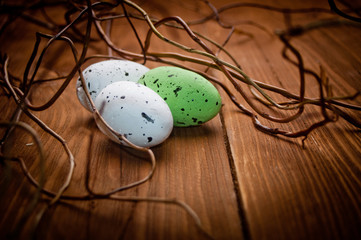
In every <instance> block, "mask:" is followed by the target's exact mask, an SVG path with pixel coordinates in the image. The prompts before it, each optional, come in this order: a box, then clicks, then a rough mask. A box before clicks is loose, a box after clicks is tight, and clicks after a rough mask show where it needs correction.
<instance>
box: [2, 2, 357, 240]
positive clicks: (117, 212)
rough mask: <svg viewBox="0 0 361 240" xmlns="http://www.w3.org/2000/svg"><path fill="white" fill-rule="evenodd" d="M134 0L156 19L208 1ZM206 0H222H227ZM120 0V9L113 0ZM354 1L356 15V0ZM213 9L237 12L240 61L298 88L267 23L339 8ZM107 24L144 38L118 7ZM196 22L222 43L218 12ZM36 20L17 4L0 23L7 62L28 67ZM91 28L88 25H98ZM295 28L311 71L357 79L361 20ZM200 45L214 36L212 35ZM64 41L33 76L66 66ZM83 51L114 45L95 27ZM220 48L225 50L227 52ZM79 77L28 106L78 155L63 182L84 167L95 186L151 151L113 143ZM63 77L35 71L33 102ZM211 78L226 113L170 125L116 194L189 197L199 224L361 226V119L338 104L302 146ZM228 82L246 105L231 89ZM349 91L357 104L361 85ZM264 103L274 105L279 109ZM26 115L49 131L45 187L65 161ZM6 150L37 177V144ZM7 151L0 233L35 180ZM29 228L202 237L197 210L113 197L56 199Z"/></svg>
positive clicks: (133, 45)
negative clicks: (273, 131) (87, 103)
mask: <svg viewBox="0 0 361 240" xmlns="http://www.w3.org/2000/svg"><path fill="white" fill-rule="evenodd" d="M136 2H137V3H138V4H139V5H140V6H141V7H142V8H143V9H144V10H146V11H147V12H148V13H149V15H151V16H154V17H157V18H158V19H160V18H163V17H167V16H175V15H177V16H180V17H181V18H182V19H184V20H185V21H187V22H189V21H192V20H197V19H201V18H203V17H205V16H207V15H209V14H211V13H212V11H211V9H210V8H209V6H208V5H207V4H206V3H205V2H203V1H191V0H187V1H176V0H168V1H163V0H162V1H160V0H159V1H136ZM210 2H211V3H212V4H213V5H214V6H215V7H216V8H220V7H221V6H223V5H226V4H228V3H231V2H234V1H228V0H227V1H223V0H222V1H221V0H211V1H210ZM246 2H250V3H257V4H266V5H268V6H273V7H278V8H284V9H299V8H303V9H305V8H322V9H329V5H328V3H327V1H326V0H322V1H314V0H302V1H299V0H297V1H286V0H272V1H261V0H248V1H246ZM343 2H344V4H341V3H337V5H338V6H339V7H340V8H341V9H347V8H348V7H347V6H348V5H347V2H349V3H352V4H355V5H354V6H356V7H361V3H360V1H358V2H357V1H343ZM357 4H358V5H357ZM118 10H119V11H120V12H121V8H118ZM46 11H47V14H48V15H49V17H50V18H53V19H55V20H56V21H60V22H61V21H62V19H63V13H64V11H63V10H62V8H59V7H49V8H47V10H46ZM40 12H41V11H40V10H29V11H28V12H27V13H28V15H29V16H33V17H38V18H39V19H43V18H44V16H43V15H42V14H41V13H40ZM349 14H350V15H353V16H357V15H356V14H355V13H353V12H349ZM219 16H220V18H221V20H222V21H223V22H224V23H226V24H232V25H234V26H235V27H236V29H237V32H236V33H234V34H233V35H232V37H231V38H230V40H229V42H228V43H227V44H226V49H227V50H228V51H229V52H230V53H231V54H232V55H233V56H234V57H235V58H236V60H237V61H238V63H239V64H240V66H241V67H242V69H243V70H244V71H245V72H246V73H247V74H248V75H249V76H250V77H251V78H252V79H256V80H257V81H260V82H264V83H267V84H271V85H274V86H277V87H281V88H283V89H286V90H287V91H289V92H292V93H295V94H298V91H299V90H298V89H299V87H300V83H299V73H298V69H297V67H295V66H294V65H292V64H290V63H289V62H288V61H286V60H285V59H284V58H283V57H282V49H283V43H282V42H281V41H280V40H279V38H278V37H277V36H276V35H275V34H274V32H275V30H277V29H285V28H286V27H287V26H286V19H287V17H288V18H289V19H291V23H292V25H294V26H297V25H305V24H308V23H311V22H315V21H318V20H321V19H330V18H338V19H341V17H338V16H337V15H335V14H331V13H327V12H317V11H312V12H303V13H290V14H283V13H281V12H279V11H271V10H269V9H263V8H257V7H254V6H253V7H252V6H248V7H239V8H234V9H230V10H228V11H224V12H223V13H221V14H220V15H219ZM1 17H2V19H6V17H7V15H6V14H2V15H1ZM133 21H134V24H135V26H136V27H137V28H138V32H139V35H140V38H141V39H144V37H145V33H146V30H147V26H146V25H145V24H144V22H143V21H139V20H133ZM250 22H253V23H256V24H258V25H256V24H250ZM2 23H4V21H2ZM113 24H114V25H113V29H114V30H113V31H112V36H111V37H112V39H113V41H114V43H115V44H116V45H117V46H119V47H121V48H123V49H126V50H129V51H133V52H137V53H139V52H140V48H139V45H138V44H137V41H136V39H135V37H134V34H133V33H132V32H131V29H130V27H129V25H127V23H126V22H125V21H123V22H122V23H119V24H118V25H117V22H116V21H114V23H113ZM355 24H356V23H355ZM260 26H261V27H260ZM190 28H191V29H192V30H193V31H197V32H199V33H202V34H203V35H206V36H209V37H210V38H211V39H214V40H215V41H217V42H219V43H221V44H222V43H223V42H224V41H225V40H226V38H227V36H228V33H229V31H230V29H225V28H222V27H221V26H220V25H219V24H218V23H217V21H215V20H214V19H213V20H209V21H207V22H206V23H204V24H198V25H191V26H190ZM160 30H161V31H162V33H163V34H164V35H166V36H167V37H168V38H170V39H173V40H176V41H178V42H181V43H182V44H185V45H187V46H190V47H193V48H197V49H200V47H199V46H197V45H196V44H195V43H194V42H192V40H191V39H190V37H189V36H188V35H187V34H185V33H184V31H180V30H174V29H170V28H166V27H161V28H160ZM36 31H40V32H44V33H49V34H54V32H51V31H50V30H48V29H46V28H44V27H41V26H39V25H36V24H33V23H30V22H29V21H27V20H25V18H18V19H16V21H15V22H13V23H11V24H10V25H9V26H7V28H6V29H5V31H4V32H3V33H2V35H1V36H0V41H1V46H0V49H1V54H5V53H6V54H7V56H8V57H9V62H8V64H9V72H10V73H11V74H12V75H13V76H16V77H18V78H22V76H23V74H24V70H25V67H26V63H27V61H28V60H29V58H30V55H31V52H32V50H33V47H34V44H35V40H36V38H35V32H36ZM93 34H94V36H95V38H96V37H97V34H96V31H94V33H93ZM44 42H45V41H44ZM291 42H292V44H293V45H294V46H295V47H296V48H297V49H298V51H299V52H300V53H301V54H302V57H303V60H304V64H305V67H307V68H309V69H312V70H313V71H315V72H317V73H318V72H319V69H320V65H321V66H322V67H323V68H324V69H325V72H326V74H327V76H328V78H329V81H330V85H332V89H333V95H334V96H348V95H352V94H354V93H355V92H357V91H361V57H360V56H361V28H360V26H355V25H353V26H350V25H347V24H340V25H334V26H328V27H320V28H316V29H314V30H311V31H308V32H307V33H305V34H303V35H301V36H298V37H295V38H293V39H292V41H291ZM207 45H210V44H209V43H208V42H207ZM43 46H44V45H41V47H43ZM64 46H65V45H64V43H57V44H54V45H53V46H52V48H51V49H50V50H49V54H47V55H46V56H45V58H46V60H44V63H43V64H42V65H41V66H40V69H39V74H38V76H37V77H38V78H39V79H41V78H50V77H56V76H61V75H64V74H66V73H67V72H69V71H70V70H71V68H72V67H73V65H74V60H73V58H72V55H71V51H70V48H69V47H64ZM76 46H77V47H79V49H80V47H81V45H80V44H77V45H76ZM212 49H215V48H214V47H212ZM150 50H151V51H154V52H155V51H158V52H160V51H163V52H170V51H172V52H179V53H184V52H183V51H181V50H180V49H177V48H175V47H173V46H171V45H169V44H167V43H165V42H162V41H160V40H158V39H156V37H155V36H153V38H152V45H151V49H150ZM87 54H88V56H91V55H94V54H108V49H107V47H106V46H105V45H104V43H102V41H94V42H92V43H91V44H90V46H89V50H88V53H87ZM113 54H114V53H113ZM114 55H115V54H114ZM190 55H191V54H190ZM220 58H222V59H225V60H226V61H230V59H229V58H228V57H227V56H226V55H225V54H223V53H222V54H221V55H220ZM86 64H87V65H88V64H90V62H87V63H86ZM182 64H184V66H189V67H194V68H196V69H200V70H202V71H205V69H206V67H204V66H198V65H196V64H195V63H189V62H184V63H182ZM160 65H163V64H161V63H158V62H152V61H148V62H147V63H146V66H148V67H150V68H154V67H157V66H160ZM208 73H209V74H210V75H212V76H214V77H215V78H217V79H218V80H219V81H222V82H224V83H225V85H226V86H228V87H229V88H230V89H232V91H233V92H235V90H234V89H233V88H232V85H231V83H230V82H229V81H228V80H227V79H226V78H225V76H224V75H223V74H222V73H221V72H220V71H217V70H214V69H212V70H209V71H208ZM2 77H3V76H2ZM77 78H78V75H75V76H74V78H73V79H72V81H71V83H70V85H69V86H68V87H67V88H66V89H65V91H64V93H63V94H62V95H61V96H60V98H59V99H58V100H57V101H56V102H55V103H54V104H53V105H52V106H51V107H50V108H48V109H46V110H45V111H32V112H33V113H34V114H35V115H36V116H37V117H39V118H40V119H41V120H42V121H43V122H44V123H45V124H46V125H47V126H49V127H50V128H52V129H53V130H54V131H55V132H56V133H58V134H59V135H60V136H62V138H63V139H64V140H65V141H66V143H67V145H68V147H69V149H70V150H71V152H72V154H73V155H74V159H75V164H76V165H75V170H74V174H73V176H72V179H71V183H70V185H69V187H68V189H67V190H66V191H65V192H64V195H85V194H86V193H87V190H86V188H85V179H86V176H87V173H88V174H89V185H90V187H91V189H92V190H93V191H94V192H96V193H105V192H108V191H111V190H113V189H115V188H118V187H120V186H123V185H126V184H129V183H131V182H134V181H137V180H139V179H142V178H143V177H144V176H146V175H147V174H148V172H149V171H150V169H151V165H150V163H149V158H148V155H147V154H144V153H142V152H139V151H136V150H133V149H130V148H127V147H122V146H119V145H117V144H115V143H113V142H112V141H111V140H109V139H108V138H106V137H105V136H104V135H103V134H102V133H101V132H100V131H99V130H98V129H97V126H96V124H95V123H94V120H93V117H92V114H90V113H89V112H88V111H86V110H84V109H83V108H82V106H81V105H80V103H79V102H78V100H77V97H76V91H75V82H76V79H77ZM61 83H62V80H61V81H51V82H45V83H42V84H37V85H35V86H36V87H34V89H33V91H32V93H31V97H30V100H31V101H32V102H33V104H35V105H41V104H42V103H45V102H46V101H47V100H48V99H49V98H50V96H51V95H52V94H54V93H55V92H56V90H57V89H58V88H59V87H60V85H61ZM216 86H217V88H218V89H219V92H220V94H221V96H222V102H223V106H222V109H221V111H220V113H219V114H218V115H217V116H216V117H215V118H213V119H212V120H211V121H209V122H207V123H205V124H203V125H201V126H198V127H188V128H174V130H173V132H172V133H171V135H170V137H169V138H168V139H167V140H166V141H165V142H164V143H163V144H161V145H159V146H156V147H153V148H152V149H151V150H152V151H153V152H154V155H155V158H156V162H157V165H156V169H155V172H154V175H153V176H152V178H151V179H150V180H148V181H146V182H145V183H143V184H141V185H139V186H137V187H134V188H130V189H127V190H124V191H120V192H118V193H116V194H115V195H116V196H122V197H127V196H130V197H139V198H162V199H169V200H176V201H178V202H183V203H185V204H187V205H188V206H189V207H190V208H191V209H192V210H193V211H194V213H195V214H196V215H197V216H198V217H199V220H200V222H201V226H202V227H203V229H204V231H205V232H207V233H208V234H210V235H211V236H212V237H213V238H215V239H361V133H360V129H359V128H357V127H355V126H353V125H351V124H350V123H349V122H347V121H346V120H344V119H343V118H341V117H340V118H339V120H338V121H337V122H332V123H329V124H327V125H326V126H323V127H321V128H317V129H316V130H314V131H313V132H312V133H310V135H309V136H308V138H307V139H306V141H305V142H304V147H303V146H302V138H295V139H293V138H286V137H277V136H273V135H269V134H265V133H264V132H261V131H259V130H257V129H256V128H255V127H254V125H253V123H252V119H251V118H250V117H249V116H247V115H245V114H243V113H242V112H241V111H240V110H239V109H238V108H237V107H236V106H235V105H234V104H233V103H232V102H231V100H230V99H229V97H228V96H227V94H226V93H225V92H224V90H222V89H221V88H220V87H219V86H218V85H216ZM241 86H242V88H243V89H245V90H246V92H247V94H249V90H248V87H247V86H246V85H245V84H243V85H241ZM318 91H319V90H318V84H317V82H316V81H315V79H314V78H312V77H310V76H309V75H308V76H307V77H306V96H307V97H311V98H312V97H313V98H317V97H318ZM235 95H236V97H237V99H238V100H239V101H240V102H241V103H242V104H244V105H245V106H246V107H247V108H249V109H250V107H249V105H247V104H246V103H245V101H244V99H243V98H242V97H241V96H240V95H239V94H238V93H237V94H236V93H235ZM272 96H273V95H272ZM274 97H275V99H276V100H277V101H282V99H284V98H280V97H279V95H275V96H274ZM344 102H347V103H351V104H355V105H361V98H360V97H357V98H355V99H354V100H352V101H351V100H344ZM263 108H264V109H266V107H263ZM15 109H16V104H15V101H14V100H13V98H11V97H7V96H6V95H5V91H4V87H3V86H2V88H1V90H0V113H1V114H0V120H1V121H8V120H10V119H11V116H12V114H13V113H14V111H15ZM270 111H271V113H272V114H275V115H277V111H276V110H274V112H272V111H273V110H270ZM344 111H345V112H347V113H348V114H350V115H352V116H353V117H354V118H355V119H359V120H360V119H361V114H360V112H358V111H355V110H350V109H345V110H344ZM282 114H283V113H282ZM287 114H288V113H286V115H287ZM259 119H260V121H261V122H262V123H263V124H265V125H268V126H271V127H280V128H283V129H286V130H288V131H298V130H301V129H304V128H305V127H307V126H310V125H311V124H312V123H314V122H316V121H319V120H321V119H322V115H321V114H320V108H319V107H317V106H310V105H306V107H305V112H304V113H303V114H302V116H301V117H300V118H298V119H297V120H295V121H293V122H291V123H284V124H279V123H274V122H270V121H268V120H266V119H264V118H261V117H259ZM20 120H21V121H22V122H25V123H28V124H29V125H30V126H32V127H33V128H34V129H35V130H36V131H37V132H38V135H39V138H40V140H41V142H42V144H43V147H44V150H45V173H46V183H45V186H44V187H45V188H46V189H48V190H50V191H54V192H56V191H58V190H59V188H60V187H61V186H62V184H63V183H64V181H65V179H66V176H67V174H68V171H69V166H70V165H69V160H68V157H67V154H66V152H65V151H64V148H63V146H62V145H61V143H60V142H59V141H57V140H56V139H54V137H52V136H50V134H49V133H46V132H45V131H44V130H42V129H41V128H40V127H39V126H38V125H37V124H35V123H34V122H33V121H32V120H31V119H29V117H28V116H26V115H25V114H22V115H21V117H20ZM0 133H1V137H3V135H4V133H5V128H2V129H1V132H0ZM2 151H4V152H5V153H6V154H8V155H7V156H13V157H19V158H22V159H24V162H25V163H26V165H27V167H28V169H29V172H30V173H31V174H32V175H33V176H34V177H35V178H36V179H39V176H40V170H39V159H38V157H37V156H38V154H37V149H36V144H34V142H33V140H32V139H31V137H30V135H29V134H28V133H26V132H24V131H22V130H20V129H17V130H15V131H14V132H13V133H12V136H11V138H10V139H9V140H8V141H7V144H5V147H4V148H3V150H2ZM5 153H4V154H5ZM4 156H5V155H4ZM1 159H2V160H1V163H2V164H1V167H0V173H1V175H0V176H1V180H0V184H1V185H0V186H1V188H0V191H1V192H0V216H1V217H0V239H5V237H7V236H9V234H10V233H13V232H14V231H15V228H16V226H18V223H19V222H20V221H21V219H22V216H24V214H26V210H27V209H28V208H29V206H30V204H31V202H32V200H33V199H34V194H35V193H36V188H35V187H34V186H33V185H31V184H30V182H29V180H28V179H27V178H26V177H25V175H24V173H23V171H22V170H21V168H20V165H19V164H18V163H17V162H14V161H10V160H5V158H3V157H2V158H1ZM5 163H6V164H5ZM87 164H89V165H87ZM87 166H89V171H87ZM9 169H10V170H9ZM9 172H10V175H9ZM50 200H51V198H50V197H48V196H47V195H45V194H42V197H41V199H40V200H39V202H38V203H37V205H36V207H35V209H34V211H32V212H31V215H30V216H29V217H28V218H25V220H26V221H25V224H24V225H23V228H21V230H19V231H18V233H19V235H18V237H19V238H23V239H27V238H28V237H29V236H30V234H31V231H32V229H33V228H32V226H33V223H34V222H36V219H35V218H36V216H37V213H38V212H39V211H41V209H44V208H43V207H44V206H46V205H47V204H48V203H49V201H50ZM35 237H36V238H37V239H207V238H208V237H207V235H206V234H204V233H203V232H202V230H201V229H200V228H199V227H198V226H197V224H196V222H195V219H194V218H192V217H191V216H190V215H189V214H188V213H187V212H186V211H185V210H184V209H183V208H182V207H180V206H179V205H175V204H172V203H164V202H163V203H160V202H150V201H119V200H114V199H90V200H82V201H79V200H77V201H75V200H67V199H60V200H59V201H58V202H57V203H56V204H54V205H53V206H51V207H49V208H48V209H47V210H46V212H45V213H44V215H43V216H42V219H41V221H40V222H39V225H38V227H37V230H36V233H35Z"/></svg>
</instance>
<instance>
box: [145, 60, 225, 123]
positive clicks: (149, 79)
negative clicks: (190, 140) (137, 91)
mask: <svg viewBox="0 0 361 240" xmlns="http://www.w3.org/2000/svg"><path fill="white" fill-rule="evenodd" d="M139 83H141V84H143V85H145V86H147V87H149V88H151V89H153V90H154V91H155V92H157V93H158V94H159V95H160V96H161V97H162V98H163V99H164V100H165V101H166V102H167V104H168V106H169V108H170V110H171V112H172V114H173V120H174V126H177V127H188V126H197V125H200V124H202V123H205V122H207V121H209V120H210V119H212V118H213V117H215V116H216V115H217V113H218V112H219V110H220V108H221V105H222V101H221V96H220V95H219V92H218V90H217V89H216V88H215V87H214V86H213V85H212V84H211V83H210V82H209V81H208V80H207V79H205V78H204V77H202V76H201V75H199V74H197V73H195V72H192V71H189V70H186V69H183V68H178V67H170V66H162V67H157V68H154V69H151V70H149V71H148V72H147V73H145V74H144V75H143V76H142V77H141V78H140V80H139Z"/></svg>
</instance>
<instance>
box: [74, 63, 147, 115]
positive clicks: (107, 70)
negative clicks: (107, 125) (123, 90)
mask: <svg viewBox="0 0 361 240" xmlns="http://www.w3.org/2000/svg"><path fill="white" fill-rule="evenodd" d="M147 71H149V68H147V67H146V66H144V65H142V64H139V63H136V62H132V61H128V60H106V61H101V62H97V63H94V64H92V65H90V66H89V67H87V68H86V69H85V70H84V71H83V76H84V80H85V83H86V87H87V89H88V91H89V94H90V97H91V98H92V100H93V101H95V99H96V97H97V96H98V94H99V93H100V91H101V90H102V89H103V88H105V87H106V86H107V85H109V84H111V83H113V82H119V81H131V82H138V80H139V78H140V77H141V76H142V75H143V74H144V73H146V72H147ZM76 89H77V95H78V99H79V101H80V103H81V104H82V105H83V106H84V107H85V108H86V109H87V110H89V111H92V110H91V105H90V103H89V100H88V99H87V97H86V95H85V92H84V90H83V88H82V83H81V81H80V78H79V79H78V80H77V83H76Z"/></svg>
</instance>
